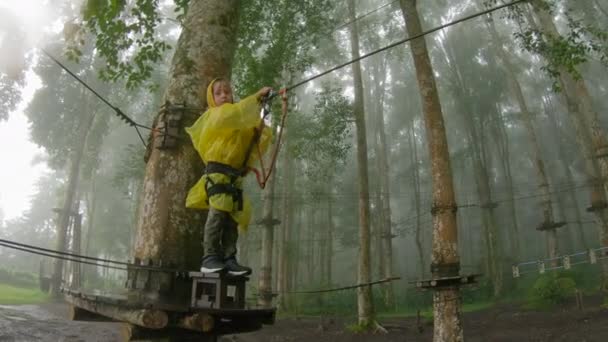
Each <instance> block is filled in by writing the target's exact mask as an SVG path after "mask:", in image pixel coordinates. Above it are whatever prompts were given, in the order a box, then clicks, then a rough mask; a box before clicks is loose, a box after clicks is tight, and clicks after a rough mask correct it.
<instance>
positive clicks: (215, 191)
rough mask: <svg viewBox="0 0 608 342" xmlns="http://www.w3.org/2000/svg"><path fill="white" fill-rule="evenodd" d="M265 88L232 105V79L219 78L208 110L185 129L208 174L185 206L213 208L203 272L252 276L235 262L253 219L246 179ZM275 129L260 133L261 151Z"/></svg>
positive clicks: (210, 94)
mask: <svg viewBox="0 0 608 342" xmlns="http://www.w3.org/2000/svg"><path fill="white" fill-rule="evenodd" d="M270 90H271V88H269V87H264V88H262V89H260V90H259V91H258V92H257V93H256V94H254V95H251V96H249V97H247V98H245V99H243V100H241V101H239V102H237V103H233V102H234V101H233V96H232V89H231V87H230V83H229V82H228V81H227V80H224V79H215V80H213V81H211V83H210V84H209V86H208V87H207V105H208V109H207V111H206V112H205V113H203V115H202V116H201V117H200V118H199V119H198V120H197V121H196V122H195V123H194V125H192V127H188V128H186V132H188V134H189V135H190V138H191V139H192V143H193V144H194V148H195V149H196V151H198V153H199V155H200V156H201V158H202V159H203V162H204V163H205V166H206V167H205V174H204V175H203V177H201V179H200V180H199V181H198V183H196V185H195V186H194V187H193V188H192V189H190V192H189V193H188V197H187V198H186V207H188V208H197V209H206V208H209V214H208V216H207V222H206V223H205V232H204V242H203V248H204V254H203V263H202V266H201V272H203V273H210V272H220V271H223V270H227V271H228V273H230V274H232V275H248V274H251V268H249V267H246V266H242V265H239V263H238V262H237V260H236V252H237V250H236V242H237V239H238V231H237V226H238V228H239V229H240V230H242V231H245V230H246V228H247V225H248V224H249V219H250V217H251V206H250V203H249V201H248V200H247V199H246V198H244V197H243V177H244V176H245V174H246V173H247V167H248V166H250V165H252V164H253V162H254V161H255V159H256V156H257V153H256V154H254V153H250V154H251V155H247V153H248V152H247V151H248V150H251V149H250V148H249V146H250V145H251V143H252V139H253V136H254V134H255V133H256V132H257V130H258V129H259V128H258V127H259V125H260V120H261V118H260V111H261V103H260V102H261V99H262V98H263V97H264V96H266V95H267V94H268V93H269V92H270ZM270 138H271V130H270V129H269V128H268V127H264V129H263V130H262V132H261V134H260V139H259V142H258V143H259V145H260V150H261V151H262V152H264V151H265V150H266V148H267V147H268V144H269V142H270Z"/></svg>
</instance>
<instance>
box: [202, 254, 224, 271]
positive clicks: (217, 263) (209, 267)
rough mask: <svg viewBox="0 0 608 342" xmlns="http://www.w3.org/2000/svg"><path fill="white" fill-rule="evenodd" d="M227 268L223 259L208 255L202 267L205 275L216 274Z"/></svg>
mask: <svg viewBox="0 0 608 342" xmlns="http://www.w3.org/2000/svg"><path fill="white" fill-rule="evenodd" d="M225 268H226V264H225V263H224V262H223V261H222V258H221V257H219V256H218V255H206V256H204V257H203V265H202V266H201V272H203V273H215V272H220V271H222V270H224V269H225Z"/></svg>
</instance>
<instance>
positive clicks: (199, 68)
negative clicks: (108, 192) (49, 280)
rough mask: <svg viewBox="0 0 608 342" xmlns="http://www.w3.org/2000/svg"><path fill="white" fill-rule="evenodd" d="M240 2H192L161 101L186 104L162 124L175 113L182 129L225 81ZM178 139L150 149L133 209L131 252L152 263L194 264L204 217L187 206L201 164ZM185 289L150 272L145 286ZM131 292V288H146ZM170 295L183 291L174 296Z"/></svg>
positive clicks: (156, 290) (157, 292) (156, 291)
mask: <svg viewBox="0 0 608 342" xmlns="http://www.w3.org/2000/svg"><path fill="white" fill-rule="evenodd" d="M238 7H239V4H238V1H236V0H225V1H212V0H201V1H191V2H190V7H189V9H188V12H187V14H186V17H185V19H184V23H183V31H182V33H181V35H180V37H179V40H178V42H177V46H176V49H175V55H174V56H173V60H172V63H171V64H172V65H171V70H170V78H169V83H168V86H167V90H166V91H165V95H164V98H163V101H162V103H169V104H171V105H179V104H185V105H186V106H187V107H189V108H192V109H191V110H187V111H185V112H183V113H182V112H180V111H172V112H171V113H170V115H165V114H162V113H161V114H160V115H159V116H158V118H157V120H156V121H155V122H157V123H159V124H163V123H164V122H165V121H166V120H169V119H170V116H173V115H180V114H181V120H179V123H180V127H182V128H183V127H187V126H191V125H192V124H193V123H194V121H195V120H196V119H197V118H198V117H199V115H200V114H201V113H202V111H203V108H204V107H206V96H205V94H206V88H207V85H208V83H209V82H210V81H211V80H212V79H214V78H216V77H224V78H229V76H230V71H231V66H232V60H233V55H234V51H235V49H236V28H237V22H238ZM156 127H157V128H158V125H157V126H156ZM182 131H183V129H180V132H182ZM180 137H181V139H180V140H178V141H177V143H176V146H175V147H172V148H168V149H157V148H155V147H154V146H152V147H151V148H152V150H151V154H150V156H149V159H148V162H147V165H146V171H145V175H144V181H143V189H142V194H141V196H142V197H141V201H140V207H139V210H138V213H139V220H138V223H137V234H136V237H135V246H134V249H135V253H134V256H135V258H136V260H141V261H144V262H146V263H149V264H152V265H160V264H162V266H163V267H174V268H181V269H198V267H199V266H200V260H201V257H202V248H201V240H202V236H203V234H202V231H203V227H204V218H205V215H204V213H203V212H201V211H195V210H188V209H186V207H185V199H186V195H187V193H188V191H189V190H190V188H191V187H192V186H193V185H194V184H195V183H196V181H198V179H199V177H200V176H201V174H202V170H203V169H202V162H201V160H200V157H199V156H198V154H197V153H196V151H195V150H194V148H193V146H192V144H191V143H190V142H189V141H188V138H187V137H186V136H185V135H184V134H181V133H180ZM153 138H155V139H153V140H154V141H153V143H154V142H155V141H156V140H157V138H158V139H161V138H160V137H158V134H157V133H153ZM135 272H136V271H132V273H135ZM130 276H135V274H131V275H130ZM176 286H178V287H176ZM186 286H188V284H187V283H186V282H185V281H184V282H183V283H182V282H178V281H177V280H174V279H173V277H170V276H167V275H166V274H164V273H160V272H152V273H151V274H150V278H149V282H148V287H147V289H146V291H147V293H149V294H150V295H151V296H152V298H159V296H160V297H165V298H167V299H169V300H174V299H177V298H176V297H180V298H179V299H180V300H187V298H185V296H187V294H188V293H189V292H188V291H187V290H186ZM182 287H183V291H182ZM132 290H134V291H135V292H134V293H143V291H144V289H136V288H132ZM176 293H183V294H184V295H183V296H176ZM181 297H184V298H181Z"/></svg>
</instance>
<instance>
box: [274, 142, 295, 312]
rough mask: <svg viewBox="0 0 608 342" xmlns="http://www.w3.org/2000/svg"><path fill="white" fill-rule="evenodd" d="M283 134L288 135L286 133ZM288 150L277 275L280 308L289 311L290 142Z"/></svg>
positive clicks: (291, 163) (291, 189) (286, 152)
mask: <svg viewBox="0 0 608 342" xmlns="http://www.w3.org/2000/svg"><path fill="white" fill-rule="evenodd" d="M283 134H286V132H284V133H283ZM285 144H286V148H285V153H284V155H283V168H282V169H283V170H285V173H284V177H283V178H284V182H283V189H282V196H283V199H282V202H283V205H282V212H281V225H280V226H279V250H278V253H279V257H278V264H277V268H278V273H277V292H278V293H279V297H278V307H279V308H280V309H281V310H287V309H288V303H289V299H288V295H287V293H286V292H287V291H288V289H287V282H288V280H287V279H288V277H289V273H288V272H289V262H290V260H289V259H290V256H291V254H292V251H290V250H289V241H290V240H291V239H290V232H291V230H292V229H293V228H292V226H293V196H292V195H293V193H294V188H295V177H294V176H293V173H294V165H293V162H294V160H293V157H292V156H290V155H289V147H288V146H289V145H288V140H287V142H285Z"/></svg>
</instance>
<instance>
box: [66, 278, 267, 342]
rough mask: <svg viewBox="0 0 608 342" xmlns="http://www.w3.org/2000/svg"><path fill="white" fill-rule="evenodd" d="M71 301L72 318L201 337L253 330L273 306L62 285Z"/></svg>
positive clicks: (264, 320) (263, 320)
mask: <svg viewBox="0 0 608 342" xmlns="http://www.w3.org/2000/svg"><path fill="white" fill-rule="evenodd" d="M62 292H63V293H64V296H65V300H66V301H67V302H68V303H70V304H72V305H73V308H74V310H73V311H74V314H73V317H72V319H74V320H85V321H89V320H100V318H101V319H103V318H106V319H107V320H114V321H122V322H126V323H129V324H130V325H131V326H132V327H133V329H132V330H133V332H134V331H139V332H141V331H142V330H143V331H146V330H154V331H156V332H162V331H170V330H173V331H174V330H175V329H178V330H184V331H191V332H197V333H199V334H201V337H209V336H219V335H223V334H234V333H241V332H249V331H255V330H259V329H261V328H262V326H263V325H264V324H274V320H275V313H276V309H275V308H270V309H267V308H259V307H245V308H242V309H238V308H230V309H221V308H192V307H191V306H190V303H161V302H156V301H154V300H145V299H144V300H142V299H141V297H140V298H133V297H130V296H129V295H127V294H110V293H103V292H99V291H89V292H84V291H78V290H71V289H62ZM96 316H97V317H96Z"/></svg>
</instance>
